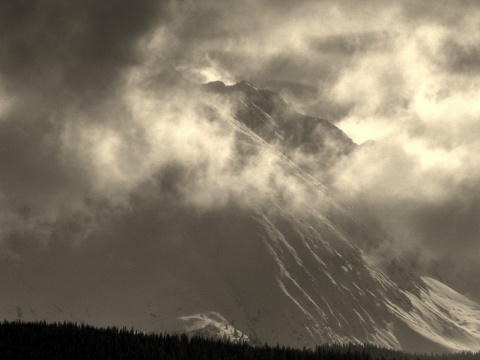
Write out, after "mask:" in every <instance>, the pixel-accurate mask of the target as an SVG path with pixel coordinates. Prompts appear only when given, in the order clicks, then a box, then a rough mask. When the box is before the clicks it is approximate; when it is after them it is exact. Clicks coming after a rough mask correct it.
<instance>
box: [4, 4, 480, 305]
mask: <svg viewBox="0 0 480 360" xmlns="http://www.w3.org/2000/svg"><path fill="white" fill-rule="evenodd" d="M479 26H480V5H478V2H477V1H467V0H465V1H447V0H439V1H426V0H423V1H420V0H418V1H406V0H405V1H403V0H397V1H389V2H385V1H379V0H378V1H377V0H367V1H360V0H359V1H356V0H351V1H318V0H300V1H280V0H277V1H274V0H257V1H253V0H249V1H247V0H245V1H227V0H223V1H219V0H202V1H193V0H191V1H153V0H152V1H147V0H139V1H135V2H131V3H119V2H116V1H108V0H107V1H102V2H95V1H70V2H68V3H66V2H63V1H60V0H58V1H57V0H50V1H49V0H44V1H42V0H38V1H34V0H31V1H28V0H25V1H14V2H13V1H10V2H4V3H2V4H1V5H0V31H1V33H2V34H3V35H2V37H1V40H0V223H1V224H2V228H1V229H0V237H1V240H2V242H3V248H4V251H3V255H2V257H7V256H14V257H15V256H21V255H19V254H21V253H22V251H25V252H26V251H31V250H28V249H30V248H29V246H27V245H26V244H28V243H29V241H33V240H32V238H34V239H35V241H38V242H39V243H48V241H49V240H48V239H50V240H51V239H52V236H53V237H55V236H57V237H58V236H59V235H58V233H59V232H62V231H67V230H65V229H66V228H68V229H70V230H68V231H67V232H68V234H69V236H73V235H72V234H75V236H76V237H75V236H73V237H75V239H76V240H75V241H77V240H78V239H77V238H83V237H88V231H89V229H91V228H92V227H94V226H95V224H97V220H98V216H99V215H98V214H99V212H102V211H106V210H105V208H106V207H107V205H105V204H110V205H111V204H114V206H124V207H125V208H128V207H129V206H130V205H131V204H129V201H130V200H129V196H130V194H131V193H132V192H134V191H135V192H137V193H138V192H140V191H147V190H145V188H142V186H144V184H145V181H150V180H151V179H152V178H155V176H157V173H158V171H159V169H165V167H167V168H168V169H169V170H168V171H166V172H165V171H164V173H167V175H166V177H167V180H166V182H165V181H163V180H162V181H163V182H162V184H163V185H164V186H165V187H166V188H167V189H170V190H171V188H172V186H173V185H172V184H171V183H172V182H180V183H181V184H182V186H181V187H182V189H184V190H185V189H186V188H192V187H193V188H194V189H195V191H187V192H188V196H187V200H188V202H190V203H192V204H195V206H200V207H208V206H212V204H215V206H218V204H219V203H221V202H222V201H223V200H222V199H219V198H218V197H219V196H218V194H219V192H218V186H223V187H222V188H221V189H223V190H224V191H225V192H227V193H233V194H234V196H239V197H242V196H244V195H245V193H247V192H248V191H250V190H252V189H257V191H260V190H261V191H263V192H267V193H268V191H267V184H266V183H265V182H262V180H259V179H261V176H258V174H257V172H258V171H260V169H262V170H263V171H265V172H266V173H268V171H270V170H271V171H272V173H273V172H276V171H277V170H278V169H275V168H274V167H273V168H269V167H268V166H271V161H270V159H268V157H267V158H264V159H260V160H259V161H258V162H257V164H256V165H255V166H254V167H252V168H251V169H250V171H248V172H245V173H244V177H243V178H242V179H240V180H238V181H235V180H234V179H236V175H235V176H234V175H233V174H235V173H234V172H231V171H230V170H231V169H230V167H229V166H231V164H229V159H230V157H229V156H230V155H231V154H230V153H229V149H230V145H231V141H232V134H231V133H228V132H227V133H225V131H224V130H222V129H218V128H216V127H215V126H214V125H212V124H210V125H206V124H204V123H202V122H199V121H197V120H198V119H196V117H198V114H196V113H195V112H194V111H193V110H192V109H194V108H195V99H192V98H178V97H175V95H176V93H175V91H170V89H168V86H167V84H166V83H165V82H164V80H165V79H164V78H163V77H155V76H157V75H158V74H159V73H164V72H165V69H168V71H171V72H173V71H174V70H177V71H179V72H180V73H181V74H183V76H185V77H186V78H187V79H189V80H191V81H193V82H197V83H203V82H207V81H212V80H222V81H224V82H226V83H234V82H236V81H239V80H242V79H247V80H248V81H250V82H252V83H254V84H256V85H257V86H259V87H269V88H273V89H275V90H277V91H280V92H281V93H282V95H283V96H284V97H285V99H287V100H288V101H289V102H290V103H291V104H292V106H294V107H295V108H297V109H298V110H299V111H302V112H305V113H309V114H314V115H317V116H319V117H322V118H326V119H328V120H330V121H332V122H334V123H335V124H336V125H337V126H339V127H340V128H341V129H342V130H344V131H345V132H346V133H347V135H348V136H350V137H351V138H352V139H353V140H354V141H355V142H357V143H358V144H360V143H363V142H364V141H366V140H370V139H371V140H374V141H375V145H374V146H364V147H362V148H361V149H360V150H359V151H357V152H356V153H355V154H354V156H352V157H350V158H348V159H346V160H345V161H343V162H341V163H339V164H338V166H336V167H335V169H334V170H333V172H332V174H333V179H334V181H333V183H332V186H333V188H334V189H335V190H336V191H338V193H339V194H341V196H342V197H344V199H343V200H344V201H349V202H351V203H352V204H356V205H352V206H354V207H365V208H369V209H370V211H371V213H372V216H374V217H376V218H378V221H379V222H380V224H381V226H383V227H384V228H385V229H386V230H387V231H388V232H389V233H390V234H391V236H392V238H393V239H394V242H395V243H396V244H397V245H398V246H400V247H406V248H410V249H422V251H423V252H422V254H426V255H425V256H427V255H428V256H430V257H431V259H434V260H442V261H444V262H443V263H442V264H444V263H446V262H445V261H446V260H449V261H450V260H451V261H452V264H454V265H455V267H456V271H455V274H461V275H462V276H466V274H472V273H473V275H470V278H468V280H469V281H474V279H475V276H478V274H477V270H476V269H478V268H480V266H479V265H480V260H478V259H477V258H478V257H479V256H478V255H479V254H480V243H479V234H480V221H478V216H479V215H480V190H479V188H478V184H479V183H480V157H479V156H478V153H479V150H480V141H479V138H480V137H479V136H478V135H480V101H479V95H480V76H479V75H480V45H479V44H480V33H479V32H478V29H479ZM160 70H161V71H160ZM166 88H167V91H165V89H166ZM162 101H163V102H162ZM166 104H168V105H166ZM179 107H183V108H182V110H181V112H180V113H179V110H178V108H179ZM158 114H161V119H162V121H157V120H156V119H157V118H158V116H159V115H158ZM159 144H160V145H159ZM212 144H213V145H212ZM219 149H220V150H219ZM219 154H222V156H218V155H219ZM176 162H180V163H182V164H184V165H185V164H186V165H188V166H190V168H192V169H194V170H192V173H194V174H196V176H198V174H199V173H201V174H203V177H202V176H200V177H199V178H200V179H201V180H199V181H198V182H196V183H195V184H192V183H190V182H188V181H187V180H186V179H190V178H191V175H192V174H191V173H188V172H187V173H185V170H182V171H180V170H178V169H176V168H175V167H173V168H172V167H171V164H172V163H176ZM206 163H207V164H208V166H207V167H206V168H205V165H204V164H206ZM201 164H203V165H201ZM266 164H269V165H268V166H266ZM188 166H187V167H186V168H188ZM199 169H200V170H201V171H200V170H199ZM205 169H207V170H205ZM265 169H270V170H265ZM179 171H180V172H181V173H182V174H183V175H182V176H181V177H179V176H180V175H179V174H178V172H179ZM255 174H257V175H255ZM169 177H170V180H169V181H168V179H169ZM219 177H220V179H221V180H213V178H215V179H218V178H219ZM172 179H174V180H172ZM182 181H183V183H182ZM225 184H229V185H228V189H227V188H225V187H226V186H227V185H225ZM245 184H247V185H246V186H245ZM173 187H174V186H173ZM139 189H140V190H139ZM258 189H260V190H258ZM177 190H178V189H176V191H177ZM149 191H150V190H149ZM359 204H360V205H359ZM109 211H110V210H109ZM79 214H81V216H80V215H79ZM102 214H104V212H103V213H102ZM72 219H73V220H72ZM71 222H73V223H74V224H75V226H77V227H78V228H80V229H82V230H78V231H77V230H75V231H74V230H71V226H73V225H69V226H70V227H68V226H67V227H65V225H64V224H66V223H68V224H70V223H71ZM59 224H63V225H59ZM52 234H57V235H55V236H54V235H52ZM27 239H28V240H27ZM431 259H429V260H431ZM465 289H466V287H464V288H463V290H465ZM472 292H473V295H474V296H477V299H480V284H477V288H476V290H475V289H474V290H472Z"/></svg>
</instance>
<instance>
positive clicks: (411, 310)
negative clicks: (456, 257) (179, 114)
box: [0, 82, 480, 352]
mask: <svg viewBox="0 0 480 360" xmlns="http://www.w3.org/2000/svg"><path fill="white" fill-rule="evenodd" d="M185 91H186V92H187V95H188V94H190V92H191V91H193V90H192V89H190V88H188V89H187V90H185ZM200 93H201V94H202V95H201V96H200V95H198V96H200V97H201V101H200V102H198V104H197V106H196V107H195V116H197V117H198V118H199V120H198V121H200V123H199V128H200V129H204V128H208V129H210V127H211V126H213V127H214V131H215V134H217V133H221V134H227V135H228V138H229V139H231V140H232V146H231V149H229V151H228V152H227V151H225V150H224V149H223V147H225V145H224V144H223V143H221V144H216V143H214V144H211V146H212V147H213V149H214V154H213V155H212V157H211V158H207V159H204V158H203V157H201V158H200V159H201V161H200V164H197V163H195V164H192V163H191V162H189V161H188V159H187V160H185V161H184V162H183V163H178V162H176V163H175V162H172V163H169V164H167V165H165V166H164V167H163V168H162V169H161V171H159V172H158V173H155V174H153V175H152V178H151V179H150V180H149V181H147V182H145V183H142V184H140V185H138V186H137V187H136V188H134V189H133V190H132V192H131V193H130V195H129V198H128V206H125V207H121V206H109V205H106V204H105V203H103V202H98V203H94V204H93V205H91V206H92V207H95V210H96V211H95V216H90V217H87V216H84V217H81V216H76V217H71V218H69V219H68V221H65V222H64V223H61V224H59V225H58V226H57V228H55V231H53V232H52V236H51V238H50V242H49V243H48V244H47V245H45V246H43V247H39V249H34V250H30V248H31V247H32V246H33V245H30V244H28V243H23V242H22V241H20V240H16V241H17V243H16V249H19V250H18V251H19V252H20V253H22V251H23V254H24V255H23V256H19V257H12V258H8V259H7V260H4V261H3V262H2V263H1V264H0V288H1V293H2V294H3V295H2V296H1V297H0V309H1V311H2V316H3V317H4V318H6V319H21V320H44V319H46V320H48V321H61V320H69V321H77V322H85V323H88V324H93V325H97V326H111V325H116V326H126V327H134V328H136V329H138V330H140V331H157V332H161V331H173V332H174V331H185V332H193V333H195V334H198V333H200V334H208V335H212V336H217V337H228V338H230V339H232V340H235V341H238V340H239V339H244V340H247V339H248V341H250V342H252V343H263V342H268V343H270V344H277V343H278V344H281V345H290V346H295V347H303V346H306V347H314V346H315V345H316V344H319V343H326V342H337V343H345V342H356V343H363V342H370V343H374V344H378V345H382V346H386V347H391V348H395V349H404V350H410V351H421V352H430V351H438V352H442V351H458V350H480V332H479V331H480V323H479V322H480V306H478V305H477V304H475V303H473V302H471V301H469V300H468V299H467V298H465V297H463V296H462V295H460V294H458V293H456V292H455V291H453V290H452V289H450V288H448V287H447V286H445V285H443V284H442V283H440V282H438V281H436V280H434V279H431V278H425V277H423V278H422V277H420V276H419V274H417V273H415V271H414V270H413V269H410V268H408V263H405V262H404V261H403V260H402V259H399V260H397V261H394V262H392V263H391V264H390V266H389V267H388V268H386V267H385V266H383V265H382V264H379V263H378V262H377V261H375V260H374V259H373V258H370V257H369V255H368V253H367V252H366V251H365V250H364V249H362V246H361V244H360V243H358V242H357V241H355V240H354V239H355V238H354V236H353V235H352V234H359V233H361V234H362V237H365V238H368V237H374V236H376V235H375V234H374V232H373V231H371V230H370V229H368V228H366V227H365V226H364V225H363V224H361V223H360V222H358V220H356V218H355V217H354V214H350V213H349V211H348V210H347V209H345V208H344V207H343V206H342V205H341V204H339V203H338V202H337V201H336V200H335V198H334V196H333V195H332V194H330V193H329V191H328V190H327V189H326V187H325V186H324V185H323V184H322V183H321V182H320V181H319V179H318V178H315V177H314V176H312V174H311V173H310V172H309V171H312V169H313V170H320V169H326V168H328V167H329V166H331V164H332V163H334V162H335V161H336V159H338V158H339V157H342V156H348V154H349V153H350V152H351V151H354V149H355V148H356V145H355V144H354V143H353V142H352V141H351V140H350V139H349V138H348V137H347V136H346V135H345V134H344V133H343V132H342V131H340V130H339V129H338V128H336V127H335V126H334V125H333V124H331V123H329V122H328V121H326V120H321V119H318V118H314V117H309V116H305V115H302V114H300V113H298V112H296V111H295V110H293V109H291V108H290V107H289V105H288V104H286V103H285V102H284V101H283V100H282V99H281V97H280V96H279V95H278V94H276V93H274V92H271V91H268V90H258V89H256V88H255V87H254V86H252V85H250V84H248V83H246V82H241V83H238V84H236V85H233V86H225V85H224V84H222V83H219V82H216V83H210V84H207V85H205V86H204V87H202V88H201V89H200ZM225 103H228V104H229V106H228V107H225V106H223V105H224V104H225ZM189 114H190V113H189ZM190 115H191V114H190ZM191 116H193V115H191ZM187 130H188V129H184V131H187ZM183 134H184V132H182V136H183ZM227 135H225V136H227ZM172 136H173V134H172ZM222 136H223V135H222ZM191 141H194V140H191ZM202 146H203V145H202ZM204 146H207V145H204ZM222 146H223V147H222ZM165 149H166V148H165ZM222 149H223V150H222ZM165 151H166V150H165ZM222 151H223V152H222ZM224 153H226V155H224ZM208 154H210V153H208ZM194 155H196V154H193V155H191V156H194ZM220 158H221V159H225V160H224V161H225V162H226V164H230V165H231V166H232V167H231V168H230V167H228V168H227V167H226V165H225V163H220V165H219V164H218V163H217V162H216V161H220V160H219V159H220ZM207 161H211V162H213V163H214V164H215V166H217V168H218V169H217V171H216V172H215V174H214V175H215V178H212V177H208V176H206V175H205V174H207V175H208V174H209V173H210V172H211V168H210V167H208V166H206V165H204V163H206V162H207ZM194 166H198V169H196V171H193V170H192V168H193V167H194ZM227 172H228V176H227V175H226V173H227ZM202 176H205V179H208V180H209V181H206V180H205V181H204V180H203V179H204V178H203V177H202ZM192 179H196V182H195V184H196V186H201V187H195V188H193V189H192V188H191V184H192V183H191V181H192ZM212 179H214V180H215V181H216V182H215V184H213V185H212V184H211V183H210V180H212ZM198 184H200V185H198ZM204 189H208V192H205V190H204ZM225 189H229V190H231V193H227V192H226V191H225ZM232 189H233V190H232ZM185 192H188V194H189V196H188V197H185V196H183V195H182V194H184V193H185ZM207 203H209V204H210V205H209V206H207V205H206V204H207ZM192 204H193V205H192ZM92 212H93V211H92ZM79 229H86V230H85V231H81V230H79ZM78 234H82V236H83V237H82V239H83V240H82V242H81V243H78V242H73V241H70V239H71V238H74V237H75V236H77V237H78ZM20 235H21V234H20ZM20 235H19V236H20Z"/></svg>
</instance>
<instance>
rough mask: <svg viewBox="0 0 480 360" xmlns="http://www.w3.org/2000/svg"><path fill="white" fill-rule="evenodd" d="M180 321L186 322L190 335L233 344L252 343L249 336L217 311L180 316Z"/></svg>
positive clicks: (186, 330) (186, 328) (187, 331)
mask: <svg viewBox="0 0 480 360" xmlns="http://www.w3.org/2000/svg"><path fill="white" fill-rule="evenodd" d="M179 320H182V321H184V322H185V326H186V327H185V330H184V332H185V333H187V334H189V335H199V336H204V337H207V338H214V339H223V340H228V341H231V342H233V343H243V342H250V339H249V337H248V336H247V335H245V334H244V333H242V332H241V331H239V330H238V329H237V328H236V327H235V326H233V325H232V324H231V323H230V322H229V321H228V320H227V319H225V318H224V317H223V316H222V315H220V314H219V313H217V312H215V311H211V312H208V313H198V314H194V315H189V316H180V317H179Z"/></svg>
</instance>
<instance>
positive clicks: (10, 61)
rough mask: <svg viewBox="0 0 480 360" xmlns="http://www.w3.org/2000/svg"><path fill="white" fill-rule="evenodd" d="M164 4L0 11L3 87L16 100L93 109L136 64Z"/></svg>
mask: <svg viewBox="0 0 480 360" xmlns="http://www.w3.org/2000/svg"><path fill="white" fill-rule="evenodd" d="M162 4H163V2H159V1H150V0H147V1H138V2H135V3H129V2H117V1H102V2H95V1H69V2H64V1H57V0H44V1H42V0H38V1H35V0H24V1H15V2H5V3H3V4H2V5H0V6H1V7H0V14H1V15H0V23H1V25H0V26H1V31H2V34H3V35H2V46H1V48H0V69H1V78H2V82H3V83H4V84H3V85H4V86H6V87H7V88H8V90H9V91H13V92H15V93H17V94H19V95H20V96H25V95H26V94H29V95H32V96H40V97H41V98H42V100H46V99H48V98H49V100H50V101H53V103H51V104H49V105H51V106H58V105H60V103H59V102H61V101H72V102H80V103H82V102H84V103H85V104H88V105H91V104H92V103H94V102H95V101H96V100H98V98H99V97H100V98H101V97H103V96H105V95H108V92H109V91H112V87H114V86H115V83H116V81H118V80H119V74H120V73H121V71H122V69H124V68H125V67H127V66H129V65H132V64H135V63H136V62H137V61H138V60H139V55H138V51H137V49H136V42H137V41H138V38H139V36H141V35H144V34H145V32H146V31H148V30H149V29H150V28H151V27H152V25H157V21H159V20H160V19H161V17H162V16H163V12H164V11H163V9H162Z"/></svg>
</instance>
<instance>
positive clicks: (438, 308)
mask: <svg viewBox="0 0 480 360" xmlns="http://www.w3.org/2000/svg"><path fill="white" fill-rule="evenodd" d="M422 280H423V281H424V283H425V284H426V285H427V288H426V289H420V293H419V295H418V296H417V295H413V294H411V293H409V292H406V294H407V296H408V298H409V299H410V301H411V302H412V305H413V309H412V310H411V311H404V310H402V309H400V308H397V307H394V306H392V307H391V310H392V311H393V312H394V313H396V314H397V315H398V316H399V318H400V319H401V320H402V321H404V322H405V324H406V325H407V326H408V327H409V328H410V329H411V330H413V331H415V332H416V333H418V334H420V335H422V336H423V337H424V338H426V339H428V340H430V341H432V342H434V343H437V344H439V345H440V346H442V347H444V348H446V349H449V350H451V351H479V350H480V306H479V305H478V304H476V303H475V302H473V301H471V300H470V299H468V298H466V297H465V296H463V295H461V294H459V293H457V292H456V291H454V290H453V289H451V288H449V287H448V286H446V285H444V284H442V283H441V282H439V281H437V280H435V279H432V278H429V277H422Z"/></svg>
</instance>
